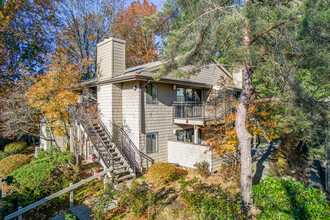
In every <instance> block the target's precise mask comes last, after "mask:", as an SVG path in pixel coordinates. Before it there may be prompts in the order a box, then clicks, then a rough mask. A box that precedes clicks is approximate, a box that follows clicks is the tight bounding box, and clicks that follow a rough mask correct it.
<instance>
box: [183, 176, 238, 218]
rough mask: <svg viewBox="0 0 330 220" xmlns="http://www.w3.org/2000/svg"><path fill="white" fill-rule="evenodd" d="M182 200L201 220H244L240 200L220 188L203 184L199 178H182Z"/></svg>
mask: <svg viewBox="0 0 330 220" xmlns="http://www.w3.org/2000/svg"><path fill="white" fill-rule="evenodd" d="M179 183H180V184H181V187H180V191H181V200H182V202H183V203H184V204H185V205H186V206H187V207H188V208H189V209H190V210H191V211H192V212H194V213H196V214H198V216H199V219H243V215H242V213H241V205H240V203H239V201H240V199H239V196H238V195H237V196H236V197H232V196H230V194H228V193H226V192H224V191H223V190H221V188H220V187H219V186H214V185H206V184H203V183H202V182H201V181H200V180H198V179H197V178H194V179H192V180H190V181H186V180H185V179H184V178H182V179H181V180H180V181H179Z"/></svg>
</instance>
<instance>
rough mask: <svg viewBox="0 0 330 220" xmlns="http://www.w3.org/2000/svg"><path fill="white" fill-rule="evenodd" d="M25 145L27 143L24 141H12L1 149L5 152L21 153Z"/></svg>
mask: <svg viewBox="0 0 330 220" xmlns="http://www.w3.org/2000/svg"><path fill="white" fill-rule="evenodd" d="M26 147H27V143H26V142H24V141H18V142H12V143H10V144H7V145H6V146H5V149H4V150H3V151H4V152H5V153H9V154H19V153H22V151H23V150H25V148H26Z"/></svg>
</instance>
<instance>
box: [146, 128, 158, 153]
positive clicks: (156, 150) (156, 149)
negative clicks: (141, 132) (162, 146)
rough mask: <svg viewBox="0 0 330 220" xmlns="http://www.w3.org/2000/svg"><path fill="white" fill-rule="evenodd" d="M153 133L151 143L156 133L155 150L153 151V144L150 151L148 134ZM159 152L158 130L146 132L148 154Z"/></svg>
mask: <svg viewBox="0 0 330 220" xmlns="http://www.w3.org/2000/svg"><path fill="white" fill-rule="evenodd" d="M149 135H151V144H152V140H153V135H155V139H156V140H155V143H156V146H155V151H153V146H152V145H151V151H148V136H149ZM157 152H158V132H150V133H146V153H147V154H152V153H157Z"/></svg>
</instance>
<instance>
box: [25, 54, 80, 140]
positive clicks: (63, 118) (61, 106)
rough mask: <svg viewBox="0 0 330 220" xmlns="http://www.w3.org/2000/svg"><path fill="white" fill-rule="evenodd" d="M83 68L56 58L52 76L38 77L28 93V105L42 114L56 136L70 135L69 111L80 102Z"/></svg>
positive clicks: (51, 72) (52, 65) (49, 74)
mask: <svg viewBox="0 0 330 220" xmlns="http://www.w3.org/2000/svg"><path fill="white" fill-rule="evenodd" d="M81 68H82V67H81V66H77V65H75V64H72V63H71V62H70V61H69V60H68V58H67V57H66V56H55V57H53V60H52V64H51V65H50V67H49V71H48V73H47V74H45V75H38V76H37V77H34V78H33V79H32V81H33V83H34V84H33V85H32V86H31V88H29V90H28V91H27V93H26V96H27V98H28V104H29V105H30V106H32V107H34V108H36V109H37V110H39V112H40V114H41V115H42V117H43V118H44V119H45V120H46V123H47V124H48V126H49V127H51V128H52V129H53V130H54V134H55V135H68V132H69V128H68V120H69V113H68V109H69V106H70V105H72V104H75V103H76V102H77V100H78V89H79V87H80V84H79V81H80V79H81Z"/></svg>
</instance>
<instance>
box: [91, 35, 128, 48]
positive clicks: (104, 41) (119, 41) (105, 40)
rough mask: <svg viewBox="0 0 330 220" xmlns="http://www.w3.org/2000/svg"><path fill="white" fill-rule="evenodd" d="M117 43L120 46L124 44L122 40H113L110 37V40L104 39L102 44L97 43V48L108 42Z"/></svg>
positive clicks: (113, 38)
mask: <svg viewBox="0 0 330 220" xmlns="http://www.w3.org/2000/svg"><path fill="white" fill-rule="evenodd" d="M112 41H114V42H117V43H121V44H125V43H126V41H125V40H122V39H119V38H115V37H110V38H107V39H104V40H103V41H102V42H100V43H98V44H97V46H98V47H99V46H102V45H103V44H106V43H109V42H112Z"/></svg>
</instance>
